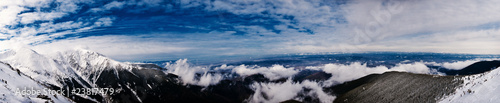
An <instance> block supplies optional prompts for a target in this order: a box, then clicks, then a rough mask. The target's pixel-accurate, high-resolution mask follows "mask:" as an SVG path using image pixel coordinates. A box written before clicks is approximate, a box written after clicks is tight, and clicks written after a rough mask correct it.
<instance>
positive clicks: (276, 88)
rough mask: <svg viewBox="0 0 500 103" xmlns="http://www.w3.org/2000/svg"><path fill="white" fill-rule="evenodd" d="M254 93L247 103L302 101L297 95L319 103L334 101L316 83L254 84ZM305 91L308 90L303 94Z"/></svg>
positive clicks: (332, 97)
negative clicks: (309, 97)
mask: <svg viewBox="0 0 500 103" xmlns="http://www.w3.org/2000/svg"><path fill="white" fill-rule="evenodd" d="M251 87H252V89H253V90H254V91H255V93H254V94H253V95H252V96H251V97H250V98H248V100H247V101H249V102H251V103H263V102H266V103H278V102H283V101H286V100H291V99H294V100H299V101H302V100H301V99H303V98H301V97H299V96H298V94H299V93H303V94H304V95H306V96H311V97H313V98H317V99H319V100H320V102H321V103H331V102H333V100H334V99H335V97H334V96H331V95H329V94H327V93H325V92H324V91H323V88H322V87H321V86H320V85H319V84H318V83H317V82H311V81H307V80H306V81H304V82H301V83H294V82H293V81H292V80H291V79H288V80H287V81H286V82H283V83H254V84H252V85H251ZM305 89H310V91H309V92H305V91H304V90H305Z"/></svg>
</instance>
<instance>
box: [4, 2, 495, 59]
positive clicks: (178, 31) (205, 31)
mask: <svg viewBox="0 0 500 103" xmlns="http://www.w3.org/2000/svg"><path fill="white" fill-rule="evenodd" d="M499 3H500V1H496V0H482V1H472V0H440V1H434V0H2V1H0V18H2V19H1V20H0V48H4V49H8V48H14V47H19V46H24V47H30V48H33V49H35V50H37V51H39V52H41V53H48V52H53V51H62V50H65V49H70V48H86V49H89V50H92V51H97V52H100V53H102V54H104V55H107V56H109V57H111V58H113V59H117V60H121V61H143V60H171V59H179V58H218V57H231V56H259V55H269V54H285V53H322V52H364V51H402V52H446V53H473V54H499V53H500V47H499V46H498V45H500V42H499V40H500V30H499V26H498V25H499V24H500V7H498V6H496V5H495V4H499Z"/></svg>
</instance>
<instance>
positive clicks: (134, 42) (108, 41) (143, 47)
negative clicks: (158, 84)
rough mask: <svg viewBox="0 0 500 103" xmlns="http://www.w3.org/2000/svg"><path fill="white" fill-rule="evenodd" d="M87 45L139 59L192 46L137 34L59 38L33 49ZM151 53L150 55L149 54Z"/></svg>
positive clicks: (50, 50)
mask: <svg viewBox="0 0 500 103" xmlns="http://www.w3.org/2000/svg"><path fill="white" fill-rule="evenodd" d="M79 46H80V47H87V48H88V49H89V50H92V51H96V52H99V53H103V54H105V55H106V56H109V57H110V58H113V59H117V60H137V58H143V59H145V60H147V59H148V58H149V59H150V60H151V59H162V60H164V59H165V58H168V57H165V56H160V57H158V55H154V54H162V53H173V54H175V53H181V52H186V51H189V50H191V49H192V48H191V47H188V46H183V45H176V44H175V43H169V42H162V41H158V40H151V39H148V38H140V37H137V36H99V37H87V38H79V39H67V40H59V41H56V42H52V43H46V44H40V45H36V46H33V49H34V50H36V51H38V52H40V53H43V54H50V53H53V51H64V50H68V49H74V47H79ZM148 54H149V56H148Z"/></svg>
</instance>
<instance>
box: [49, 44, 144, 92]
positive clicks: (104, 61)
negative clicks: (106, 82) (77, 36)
mask: <svg viewBox="0 0 500 103" xmlns="http://www.w3.org/2000/svg"><path fill="white" fill-rule="evenodd" d="M54 58H56V60H59V61H61V62H62V64H63V65H65V66H69V67H71V68H73V70H74V71H76V74H78V76H80V77H82V78H83V79H84V80H86V81H87V82H88V83H90V84H91V85H93V86H95V82H96V79H97V78H99V75H98V74H100V73H101V72H102V71H103V70H106V69H126V70H129V71H130V70H131V69H132V68H140V67H138V66H133V65H131V64H125V63H121V62H118V61H115V60H112V59H110V58H108V57H105V56H104V55H102V54H99V53H97V52H93V51H89V50H84V49H74V50H69V51H65V52H60V53H59V54H58V55H57V56H56V57H54Z"/></svg>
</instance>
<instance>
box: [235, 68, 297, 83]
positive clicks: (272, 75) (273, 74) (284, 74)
mask: <svg viewBox="0 0 500 103" xmlns="http://www.w3.org/2000/svg"><path fill="white" fill-rule="evenodd" d="M232 71H233V72H234V73H237V74H238V75H240V76H250V75H254V74H262V75H264V76H265V77H266V78H268V79H270V80H277V79H281V78H288V77H291V76H293V75H295V74H297V73H298V72H299V71H298V70H294V68H293V67H292V68H285V67H283V66H282V65H273V66H271V67H259V66H245V65H240V66H237V67H235V68H233V70H232Z"/></svg>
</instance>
